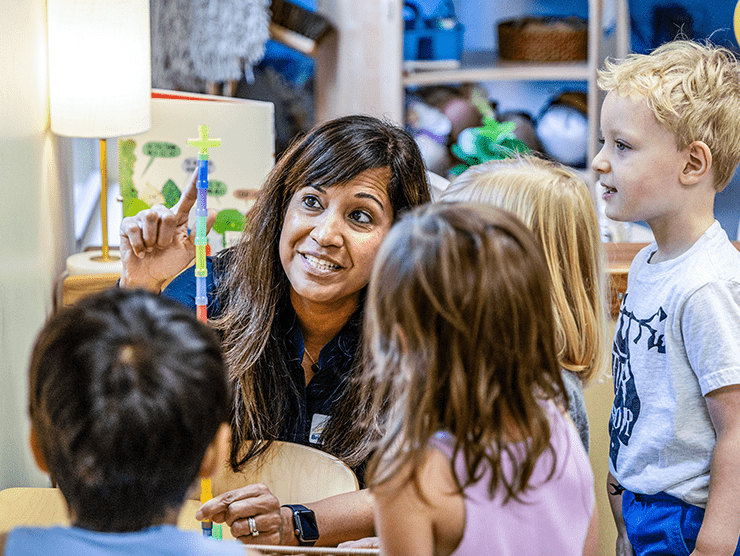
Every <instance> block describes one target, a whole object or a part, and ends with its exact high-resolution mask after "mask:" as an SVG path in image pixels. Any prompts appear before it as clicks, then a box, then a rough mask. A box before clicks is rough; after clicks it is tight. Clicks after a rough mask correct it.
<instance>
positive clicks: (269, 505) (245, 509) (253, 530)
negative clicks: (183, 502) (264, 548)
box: [195, 483, 293, 545]
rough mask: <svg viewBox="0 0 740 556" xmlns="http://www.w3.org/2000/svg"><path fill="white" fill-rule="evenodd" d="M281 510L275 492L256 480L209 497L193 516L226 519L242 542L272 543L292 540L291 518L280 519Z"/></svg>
mask: <svg viewBox="0 0 740 556" xmlns="http://www.w3.org/2000/svg"><path fill="white" fill-rule="evenodd" d="M281 511H282V510H281V508H280V502H279V501H278V499H277V498H276V497H275V495H274V494H273V493H272V492H270V489H269V488H267V487H266V486H265V485H263V484H259V483H258V484H252V485H248V486H245V487H242V488H238V489H236V490H231V491H229V492H224V493H223V494H220V495H218V496H216V497H214V498H212V499H211V500H209V501H208V502H206V503H205V504H203V505H202V506H201V507H200V509H199V510H198V512H197V513H196V514H195V518H196V519H197V520H198V521H202V520H203V519H210V520H211V521H213V522H215V523H226V524H227V525H228V526H229V528H230V530H231V535H232V536H233V537H234V538H237V539H239V540H241V541H242V542H244V543H247V544H273V545H276V544H286V543H288V542H290V541H291V540H293V535H292V530H293V527H292V525H290V523H291V522H288V524H287V525H286V524H284V523H283V516H282V513H281ZM286 519H288V518H287V514H286ZM289 519H291V520H292V514H291V515H290V517H289Z"/></svg>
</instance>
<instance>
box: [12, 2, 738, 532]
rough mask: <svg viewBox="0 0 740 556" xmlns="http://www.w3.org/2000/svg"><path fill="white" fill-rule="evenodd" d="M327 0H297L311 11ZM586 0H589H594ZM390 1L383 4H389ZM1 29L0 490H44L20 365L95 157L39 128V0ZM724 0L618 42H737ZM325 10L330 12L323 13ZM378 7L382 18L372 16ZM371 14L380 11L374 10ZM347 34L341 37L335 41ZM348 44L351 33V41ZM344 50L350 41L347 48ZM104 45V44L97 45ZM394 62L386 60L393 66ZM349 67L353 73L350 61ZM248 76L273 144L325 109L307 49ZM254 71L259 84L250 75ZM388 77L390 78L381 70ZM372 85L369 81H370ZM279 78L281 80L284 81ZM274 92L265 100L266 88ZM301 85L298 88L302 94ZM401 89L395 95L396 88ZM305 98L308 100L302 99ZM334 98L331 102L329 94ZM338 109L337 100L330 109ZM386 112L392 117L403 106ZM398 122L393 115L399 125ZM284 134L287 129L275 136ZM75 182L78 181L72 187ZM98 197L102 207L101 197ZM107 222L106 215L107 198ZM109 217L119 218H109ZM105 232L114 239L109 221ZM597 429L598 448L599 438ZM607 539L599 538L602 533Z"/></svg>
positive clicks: (654, 17)
mask: <svg viewBox="0 0 740 556" xmlns="http://www.w3.org/2000/svg"><path fill="white" fill-rule="evenodd" d="M396 1H397V0H386V1H385V2H379V3H378V5H381V4H382V5H383V6H385V8H386V9H388V10H390V9H391V8H393V9H398V10H399V11H400V7H399V6H398V5H397V4H395V3H394V2H396ZM354 2H355V0H340V1H338V2H328V0H327V1H326V2H318V6H317V3H316V2H307V1H304V2H301V3H302V4H303V5H305V6H306V7H307V8H310V9H315V8H317V7H318V9H319V10H321V9H322V6H325V5H327V4H331V5H332V6H337V5H339V6H341V5H343V3H346V5H347V6H348V5H350V4H353V3H354ZM602 3H603V13H602V27H603V29H602V31H603V33H604V36H605V37H607V38H609V37H612V38H613V37H614V35H615V34H616V33H617V28H618V26H617V18H618V13H619V12H618V9H617V6H618V1H617V0H603V2H602ZM440 4H441V2H438V1H437V0H423V1H422V0H419V1H418V2H417V5H418V6H419V7H420V9H421V11H422V12H423V14H424V15H425V16H429V17H431V16H433V14H434V11H435V10H436V9H437V8H438V7H439V5H440ZM597 4H598V2H597ZM389 6H390V7H389ZM588 6H589V3H588V2H587V1H586V0H582V1H581V0H579V1H572V2H562V1H556V0H520V1H519V2H507V3H498V2H483V1H479V0H455V1H454V2H452V7H453V8H454V13H455V17H456V18H457V19H458V21H459V23H460V24H461V25H462V26H463V27H464V45H465V49H466V50H471V51H475V50H488V49H490V48H492V47H493V44H494V41H495V36H494V24H495V22H497V21H499V20H501V19H503V18H507V17H512V16H520V15H522V14H534V15H537V14H539V15H544V14H546V15H558V16H563V15H575V16H578V17H581V18H587V17H588V16H589V14H588ZM0 8H1V9H2V13H3V14H4V22H5V25H4V30H3V32H2V33H0V68H1V69H2V75H3V78H2V80H0V167H1V168H2V169H3V172H2V177H0V193H1V194H2V203H0V207H1V209H0V211H1V212H0V234H1V237H2V242H1V243H0V245H1V247H0V383H1V384H2V387H1V388H0V489H3V488H8V487H13V486H44V485H47V484H48V479H47V478H46V476H45V475H44V474H42V473H41V472H39V471H38V470H37V469H36V467H35V465H34V464H33V461H32V457H31V453H30V450H29V449H28V445H27V437H28V420H27V410H26V370H27V363H28V356H29V354H30V349H31V344H32V342H33V339H34V337H35V335H36V333H37V332H38V330H39V329H40V327H41V326H42V324H43V322H44V320H45V318H46V316H47V315H48V314H49V312H50V311H51V310H52V306H53V295H54V287H55V284H56V282H57V279H58V277H59V275H60V274H61V273H62V272H63V270H64V268H65V260H66V259H67V257H68V256H70V255H72V254H74V253H76V252H78V251H80V250H81V249H83V248H84V247H86V246H87V245H89V244H92V245H94V244H96V242H99V239H98V238H99V233H100V232H99V230H97V231H94V230H93V231H90V230H88V232H87V233H86V234H84V237H83V235H80V234H77V233H76V231H75V218H87V220H90V221H95V220H97V216H96V215H95V212H94V209H90V210H88V211H87V214H84V215H82V216H80V215H78V214H77V213H76V206H77V205H81V204H83V203H82V202H81V200H80V197H79V196H78V197H75V187H76V184H75V178H76V177H78V176H80V175H82V176H87V175H89V174H90V173H93V172H96V171H97V168H95V156H90V155H89V151H90V149H93V148H94V147H93V146H91V145H90V143H89V142H87V143H86V142H85V141H82V142H76V141H71V140H62V139H61V138H59V137H56V136H54V135H53V134H52V133H51V131H50V128H49V113H48V74H47V30H46V1H45V0H27V1H25V2H18V1H17V0H0ZM734 8H735V2H734V1H730V0H716V1H714V2H711V3H707V2H704V3H701V2H693V1H688V0H673V1H670V2H665V1H664V2H658V1H656V0H644V1H637V0H634V1H632V2H629V25H628V30H629V35H628V36H629V43H630V47H631V48H632V49H633V50H634V51H646V50H649V49H650V48H652V47H654V46H657V45H658V44H659V43H660V42H662V41H664V40H668V39H670V38H671V35H672V33H673V32H674V31H675V30H676V29H677V28H679V27H680V28H681V29H682V30H683V32H684V33H685V34H686V35H688V36H690V37H693V38H704V37H711V38H712V39H713V40H714V41H715V42H718V43H720V44H723V45H726V46H728V47H731V48H733V49H737V42H736V40H735V37H734V34H733V33H732V16H733V10H734ZM327 15H328V16H329V17H330V18H331V17H332V14H331V13H328V14H327ZM381 15H382V14H381ZM379 17H381V16H379ZM343 40H347V41H350V42H351V41H352V40H353V38H352V36H348V37H345V38H343ZM358 40H359V39H358ZM350 46H351V45H350ZM102 47H103V48H104V45H103V46H102ZM400 63H401V62H400V60H399V61H398V64H397V65H396V66H394V67H400ZM356 71H358V72H359V71H360V68H359V67H358V68H357V69H356ZM256 73H257V79H255V81H254V82H253V83H248V82H247V81H246V80H245V81H244V82H243V83H241V82H240V87H238V88H237V90H238V94H239V95H240V96H244V98H256V99H257V100H268V101H271V102H275V104H276V119H277V121H276V127H275V129H276V136H275V140H276V149H275V150H276V152H279V151H280V148H281V146H282V145H284V143H285V142H286V141H287V140H289V136H290V133H294V132H297V131H299V130H300V129H303V128H305V127H307V126H309V125H310V124H311V123H313V122H314V121H315V120H316V119H318V118H321V117H323V116H324V115H325V112H322V111H319V110H317V106H320V101H321V99H320V98H317V96H316V95H315V94H314V91H313V87H314V86H315V83H316V79H317V78H320V77H321V75H320V72H317V71H316V68H315V67H314V64H313V61H312V60H311V59H310V58H309V57H305V56H303V55H296V54H295V53H294V52H291V51H290V49H286V48H284V47H283V46H281V45H276V44H268V49H267V57H266V59H265V61H264V62H262V63H261V65H260V66H258V68H257V72H256ZM260 74H261V75H262V80H259V78H260ZM268 74H269V75H272V79H274V78H276V76H278V77H279V81H278V82H279V83H281V84H282V85H281V86H278V87H276V86H275V84H274V83H275V82H273V83H272V84H270V83H268V82H266V81H265V79H266V78H265V77H264V76H265V75H268ZM388 77H389V78H390V77H393V79H397V78H399V76H396V75H393V76H388ZM366 79H367V76H365V75H363V74H361V73H358V74H356V75H355V76H354V80H355V81H356V82H357V83H360V84H362V86H363V87H364V86H366V87H367V88H373V87H376V88H382V86H383V80H382V79H379V80H376V81H379V82H378V83H367V82H366V81H365V80H366ZM371 81H372V80H371ZM286 83H287V84H288V85H290V86H289V87H288V86H286ZM481 85H482V86H483V87H484V88H485V90H486V92H487V95H488V98H489V100H490V101H492V102H495V104H496V109H497V110H498V111H499V112H510V111H517V112H525V113H528V114H529V115H531V116H532V117H533V118H537V117H538V116H539V115H540V114H541V113H542V111H543V109H545V108H546V107H547V106H548V105H549V104H550V103H551V102H552V100H553V98H555V97H557V96H558V95H560V94H561V93H562V92H563V91H571V90H580V91H583V90H584V84H583V82H582V81H565V82H558V81H552V80H550V81H536V80H526V81H524V82H523V81H512V82H507V81H502V80H497V81H495V82H482V83H481ZM276 88H277V89H278V92H280V94H282V95H283V97H282V98H277V97H276V96H275V95H276V94H278V93H276V91H275V89H276ZM301 91H307V94H306V95H303V94H302V93H301ZM412 93H413V88H412V89H411V90H407V91H406V96H410V95H411V94H412ZM306 99H313V100H314V101H315V103H314V104H312V103H307V102H306ZM336 104H337V106H340V105H341V103H340V102H337V103H336ZM337 109H339V108H337ZM398 116H399V117H398V118H397V119H399V120H400V119H402V118H403V112H400V113H399V114H398ZM399 123H402V122H400V121H399ZM286 131H288V137H286V136H284V135H283V134H284V132H286ZM115 164H116V163H115V161H112V162H111V163H110V166H111V167H110V169H109V177H110V180H111V184H110V186H109V192H111V195H112V196H113V198H114V199H115V193H114V192H115V189H116V187H117V175H116V174H117V166H116V165H115ZM78 189H79V188H78ZM739 191H740V175H738V174H737V173H736V175H735V176H734V178H733V179H732V181H731V183H730V184H729V186H728V187H727V189H726V190H725V191H724V192H722V193H720V194H719V195H718V196H717V201H716V215H717V218H718V220H719V221H720V223H721V224H722V226H723V228H724V229H725V230H726V231H727V233H728V235H729V236H730V238H731V239H739V238H738V227H739V223H740V202H738V194H739ZM109 205H110V203H109ZM110 211H111V213H112V216H113V217H112V218H111V221H112V222H113V226H115V214H114V213H115V211H120V205H117V204H116V203H115V202H114V203H112V206H110ZM119 218H120V216H119ZM113 232H114V233H112V234H109V235H110V239H111V242H112V245H115V240H116V237H117V227H114V228H113ZM610 389H611V387H610V385H609V384H608V383H607V382H605V383H602V384H600V385H596V386H594V387H592V388H590V389H588V390H587V391H586V396H587V403H588V407H589V413H590V415H591V419H592V425H591V431H592V432H591V435H592V451H591V459H592V463H593V464H594V467H595V470H596V480H597V484H596V487H597V492H599V494H601V492H600V489H601V488H602V486H601V485H602V484H603V477H604V476H605V470H606V456H605V454H606V446H607V445H608V440H607V438H606V437H607V435H606V422H607V419H608V412H609V407H610V395H611V392H610ZM599 437H601V440H603V442H604V444H603V445H601V446H600V445H599ZM599 510H600V514H601V519H600V522H601V524H602V528H603V536H604V538H606V536H607V535H610V534H611V533H610V530H609V527H610V524H611V517H610V515H609V513H608V508H607V506H606V505H604V503H601V505H600V508H599ZM610 542H611V541H610Z"/></svg>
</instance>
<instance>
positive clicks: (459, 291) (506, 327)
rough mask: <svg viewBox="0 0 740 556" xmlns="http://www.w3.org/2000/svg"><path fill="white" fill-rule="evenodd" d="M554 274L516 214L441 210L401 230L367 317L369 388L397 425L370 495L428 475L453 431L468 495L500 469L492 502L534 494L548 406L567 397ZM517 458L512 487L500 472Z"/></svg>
mask: <svg viewBox="0 0 740 556" xmlns="http://www.w3.org/2000/svg"><path fill="white" fill-rule="evenodd" d="M547 276H548V273H547V266H546V263H545V260H544V256H543V254H542V249H541V247H540V245H539V243H538V242H537V240H536V238H535V237H534V235H533V234H532V232H531V231H530V230H529V229H527V227H526V226H525V225H524V224H523V223H522V222H521V221H520V220H518V219H517V218H516V217H515V216H514V215H513V214H511V213H509V212H507V211H503V210H500V209H496V208H493V207H487V206H483V205H475V204H461V203H439V204H436V205H430V206H427V207H421V208H420V209H416V210H414V211H413V212H412V213H410V214H409V215H407V216H406V217H404V218H403V219H402V220H401V221H400V222H399V223H397V224H396V225H395V226H394V227H393V228H392V230H391V232H390V233H389V235H388V237H387V238H386V241H385V242H384V243H383V246H382V247H381V250H380V252H379V254H378V257H377V259H376V264H375V267H374V270H373V274H372V277H371V279H370V287H369V290H368V299H367V309H366V328H365V342H366V343H365V345H366V350H367V351H368V363H367V365H366V368H365V374H364V378H365V386H366V388H367V389H368V390H369V391H371V392H373V409H374V410H375V412H376V414H382V415H387V418H386V420H385V422H384V423H383V428H384V429H385V433H384V434H383V435H382V437H381V438H380V439H379V440H378V441H377V449H376V451H375V453H374V455H373V457H372V458H371V460H370V462H369V464H368V477H369V479H370V485H371V487H372V486H374V485H378V484H381V483H383V482H385V481H387V480H389V479H390V478H392V477H393V476H394V475H396V474H397V473H398V472H399V471H400V470H401V469H403V468H404V467H406V465H407V464H409V463H410V464H411V466H412V468H413V469H418V468H419V467H420V466H421V463H422V460H423V456H424V452H425V450H426V449H427V446H428V442H429V440H430V438H431V437H432V435H434V434H435V433H436V432H437V431H440V430H444V431H448V432H450V433H451V434H452V435H453V436H454V438H455V446H454V455H453V458H452V461H451V463H450V465H451V466H452V465H453V462H454V461H455V459H456V457H457V455H458V454H462V456H463V460H464V464H465V469H466V475H467V477H468V479H467V481H468V482H467V483H466V485H467V484H469V483H472V482H475V481H477V480H478V479H479V478H480V477H481V476H482V474H483V472H484V469H485V467H490V469H491V472H492V473H491V481H490V483H489V489H490V491H491V493H493V491H494V490H495V489H496V488H498V487H501V486H502V487H503V488H504V489H505V491H506V498H507V499H509V498H517V497H518V496H519V495H520V494H521V493H523V492H524V491H525V490H526V489H527V483H528V480H529V478H530V476H531V474H532V471H533V469H534V467H535V464H536V462H537V459H538V458H539V456H540V455H541V454H542V453H543V452H544V451H545V450H546V449H548V447H549V446H550V425H549V420H548V417H547V408H546V407H545V406H544V404H543V401H544V400H548V399H553V400H555V401H556V402H558V403H563V399H564V398H563V396H564V385H563V382H562V378H561V373H560V368H559V365H558V361H557V356H556V352H555V342H554V320H553V314H552V303H551V302H550V289H549V280H548V278H547ZM524 439H526V442H516V441H518V440H524ZM509 456H512V457H514V456H515V457H516V460H517V461H521V465H519V466H517V468H516V471H515V473H514V475H513V476H511V477H507V476H505V475H504V474H503V472H502V461H503V460H504V459H506V458H507V457H509ZM553 469H554V468H553ZM453 475H455V476H456V474H455V473H453ZM408 480H415V481H418V476H416V474H415V472H412V473H411V474H410V475H409V476H408ZM416 484H417V485H418V482H417V483H416ZM466 485H460V486H461V488H463V487H464V486H466Z"/></svg>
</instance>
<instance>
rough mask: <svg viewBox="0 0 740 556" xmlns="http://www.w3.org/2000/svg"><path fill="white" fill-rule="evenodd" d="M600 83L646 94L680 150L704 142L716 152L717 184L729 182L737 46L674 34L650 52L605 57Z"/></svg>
mask: <svg viewBox="0 0 740 556" xmlns="http://www.w3.org/2000/svg"><path fill="white" fill-rule="evenodd" d="M598 84H599V87H601V88H602V89H603V90H605V91H616V93H617V94H619V95H620V96H625V97H630V98H632V99H635V100H642V99H645V101H646V102H647V106H648V108H649V109H650V110H651V111H652V113H653V114H654V115H655V118H656V119H657V120H658V123H659V124H660V125H662V126H663V127H664V128H665V129H667V130H668V131H670V132H671V133H673V134H674V136H675V138H676V147H677V148H678V149H679V150H682V149H684V148H686V147H687V146H688V145H690V144H691V143H692V142H693V141H702V142H704V143H705V144H706V145H707V146H708V147H709V149H710V151H711V152H712V169H713V170H714V188H715V189H716V190H717V191H722V190H723V189H724V188H725V187H726V186H727V183H728V182H729V181H730V179H731V178H732V175H733V173H734V171H735V168H736V167H737V165H738V162H740V134H738V133H737V130H738V129H740V67H739V66H738V60H737V57H736V56H735V54H734V53H733V52H731V51H730V50H728V49H726V48H723V47H720V46H716V45H713V44H711V43H710V42H706V43H698V42H695V41H689V40H675V41H672V42H668V43H665V44H663V45H662V46H660V47H658V48H657V49H655V50H654V51H653V52H651V53H650V54H630V55H629V56H628V57H627V58H626V59H624V60H620V61H611V60H607V61H606V62H605V67H604V68H603V69H602V70H600V71H599V74H598Z"/></svg>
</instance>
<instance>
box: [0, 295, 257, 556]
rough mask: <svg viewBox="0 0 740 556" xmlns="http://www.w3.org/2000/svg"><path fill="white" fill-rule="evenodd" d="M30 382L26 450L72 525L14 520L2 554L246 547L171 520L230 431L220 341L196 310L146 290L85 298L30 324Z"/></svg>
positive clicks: (212, 466)
mask: <svg viewBox="0 0 740 556" xmlns="http://www.w3.org/2000/svg"><path fill="white" fill-rule="evenodd" d="M28 386H29V388H28V391H29V394H28V400H29V414H30V418H31V448H32V451H33V454H34V457H35V459H36V461H37V463H38V465H39V467H40V468H41V469H42V470H44V471H47V472H48V473H49V474H50V476H51V478H52V480H53V481H54V482H55V483H56V484H57V485H58V487H59V489H60V490H61V492H62V494H63V495H64V498H65V500H66V502H67V506H68V509H69V516H70V520H71V522H72V527H51V528H17V529H14V530H12V531H10V532H9V533H7V535H6V536H5V538H3V537H2V536H0V548H2V544H3V541H4V544H5V552H4V554H5V555H6V556H12V555H16V554H24V555H28V554H47V555H48V554H62V553H64V554H85V555H113V554H127V555H129V554H155V553H156V554H172V555H175V554H177V555H179V556H182V555H187V554H193V555H195V554H209V553H210V554H222V555H226V554H233V555H236V554H243V553H244V548H243V546H242V545H241V544H240V543H237V542H234V541H222V542H216V541H214V540H211V539H206V538H204V537H203V536H202V535H201V534H199V533H197V532H187V531H180V530H178V529H177V528H176V527H175V525H176V523H177V518H178V514H179V511H180V508H181V506H182V504H183V502H184V500H185V497H186V493H187V491H188V489H189V488H190V486H191V485H193V483H194V481H195V480H196V479H197V478H198V477H199V476H208V475H210V474H212V473H214V472H215V471H216V469H217V466H218V464H220V463H221V462H223V461H224V460H225V457H226V456H225V451H226V449H227V439H228V433H229V427H228V424H227V423H228V416H229V404H230V400H231V398H230V391H229V385H228V381H227V375H226V370H225V365H224V361H223V358H222V354H221V349H220V342H219V339H218V337H217V336H216V334H214V333H213V332H212V331H211V330H210V329H209V328H208V327H207V326H206V325H204V324H202V323H200V322H198V321H197V319H196V317H195V315H194V314H193V313H191V312H190V311H188V310H187V309H186V308H184V307H183V306H182V305H181V304H179V303H177V302H175V301H171V300H167V299H164V298H160V297H158V296H156V295H153V294H151V293H146V292H143V291H127V290H118V289H115V290H109V291H107V292H104V293H102V294H98V295H96V296H93V297H90V298H87V299H84V300H82V301H81V302H79V303H78V304H77V305H75V306H73V307H70V308H67V309H65V310H63V311H61V312H59V313H58V314H56V315H55V316H53V317H52V318H51V319H50V320H49V321H48V322H47V323H46V325H45V326H44V328H43V329H42V330H41V332H40V333H39V336H38V338H37V340H36V343H35V345H34V348H33V352H32V354H31V362H30V366H29V382H28ZM0 552H2V550H0Z"/></svg>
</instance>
